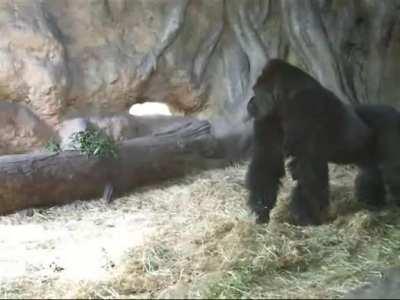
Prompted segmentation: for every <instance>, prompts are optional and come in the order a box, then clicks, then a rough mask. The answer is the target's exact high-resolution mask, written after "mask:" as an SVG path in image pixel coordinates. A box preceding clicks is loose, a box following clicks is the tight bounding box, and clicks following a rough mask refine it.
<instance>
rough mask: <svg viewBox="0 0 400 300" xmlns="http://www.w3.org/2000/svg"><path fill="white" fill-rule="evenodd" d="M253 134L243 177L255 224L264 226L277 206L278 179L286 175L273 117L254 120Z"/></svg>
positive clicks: (280, 140)
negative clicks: (251, 152)
mask: <svg viewBox="0 0 400 300" xmlns="http://www.w3.org/2000/svg"><path fill="white" fill-rule="evenodd" d="M254 132H255V134H254V144H253V157H252V160H251V162H250V165H249V168H248V171H247V176H246V184H247V188H248V189H249V193H250V195H249V198H248V206H249V207H250V209H251V210H252V211H253V212H254V213H255V214H256V217H257V219H256V222H257V223H266V222H268V221H269V214H270V211H271V209H272V208H273V207H274V206H275V203H276V198H277V193H278V191H279V184H280V179H281V177H282V176H284V175H285V169H284V160H283V153H282V139H283V135H282V130H281V128H280V125H279V122H278V120H277V119H276V118H273V117H270V118H267V119H265V120H262V121H256V122H255V123H254Z"/></svg>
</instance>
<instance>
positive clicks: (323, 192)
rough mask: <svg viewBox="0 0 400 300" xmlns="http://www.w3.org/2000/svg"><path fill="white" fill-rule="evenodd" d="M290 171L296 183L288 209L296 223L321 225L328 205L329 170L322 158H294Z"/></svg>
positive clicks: (325, 216)
mask: <svg viewBox="0 0 400 300" xmlns="http://www.w3.org/2000/svg"><path fill="white" fill-rule="evenodd" d="M290 171H291V173H292V177H293V179H294V180H297V184H296V186H295V188H294V189H293V191H292V197H291V201H290V205H289V210H290V212H291V215H292V217H293V219H294V222H295V224H297V225H302V226H305V225H321V224H322V223H323V222H324V220H325V219H326V218H327V213H328V207H329V171H328V163H327V162H326V161H324V160H317V159H316V158H315V157H313V158H310V159H304V158H302V159H299V158H295V160H294V161H292V162H291V166H290Z"/></svg>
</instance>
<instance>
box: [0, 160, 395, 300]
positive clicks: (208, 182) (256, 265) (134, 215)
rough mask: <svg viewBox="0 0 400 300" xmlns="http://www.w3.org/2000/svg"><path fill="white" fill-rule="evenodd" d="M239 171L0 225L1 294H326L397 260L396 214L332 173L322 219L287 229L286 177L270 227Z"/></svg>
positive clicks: (339, 170) (37, 212) (336, 293)
mask: <svg viewBox="0 0 400 300" xmlns="http://www.w3.org/2000/svg"><path fill="white" fill-rule="evenodd" d="M245 172H246V164H242V165H235V166H232V167H229V168H226V169H222V170H213V171H207V172H202V173H200V174H197V175H193V176H188V177H186V178H184V179H180V180H171V181H170V182H167V183H165V184H162V185H158V186H152V187H146V188H142V189H138V190H137V191H136V192H134V193H132V194H130V195H128V196H126V197H121V198H119V199H116V200H115V201H114V202H113V203H112V204H110V205H108V204H106V203H105V202H104V201H103V200H93V201H88V202H81V201H77V202H75V203H73V204H69V205H64V206H59V207H53V208H49V209H34V214H33V216H32V217H28V216H26V213H25V212H23V211H22V212H19V213H16V214H13V215H10V216H5V217H1V218H0V297H2V298H38V297H40V298H56V297H57V298H58V297H60V298H154V297H159V298H185V297H186V298H336V297H340V296H341V295H343V294H344V293H345V292H346V291H347V290H349V289H351V288H353V287H356V286H359V285H360V284H362V283H364V282H365V281H366V280H367V279H368V278H371V277H376V276H378V274H379V271H380V270H382V269H383V268H386V267H387V266H393V265H396V264H399V263H400V257H399V253H400V251H399V250H400V220H399V218H398V216H399V213H400V210H399V209H398V208H395V207H388V208H386V209H384V210H382V211H379V212H370V211H368V210H366V209H365V208H363V207H362V205H360V204H359V203H357V202H356V201H354V196H353V192H352V185H353V180H354V174H355V173H354V170H353V169H352V168H350V167H337V166H331V191H332V197H331V198H332V207H331V211H330V216H331V221H330V222H329V223H328V224H325V225H322V226H318V227H297V226H293V225H290V224H289V223H287V222H288V221H290V218H289V217H288V214H287V203H288V197H289V193H290V189H291V187H292V186H293V182H292V181H291V180H289V179H285V181H284V182H283V185H282V189H281V192H280V195H279V201H278V204H277V207H276V208H275V209H274V210H273V212H272V216H271V222H270V224H269V225H255V224H254V217H253V216H251V215H249V212H248V209H247V207H246V197H247V191H246V190H245V188H244V185H243V180H244V175H245Z"/></svg>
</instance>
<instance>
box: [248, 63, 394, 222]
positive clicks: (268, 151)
mask: <svg viewBox="0 0 400 300" xmlns="http://www.w3.org/2000/svg"><path fill="white" fill-rule="evenodd" d="M254 94H255V95H254V97H253V98H252V99H251V100H250V101H249V103H248V106H247V110H248V113H249V115H250V116H251V117H253V118H254V144H253V156H252V160H251V162H250V165H249V169H248V172H247V179H246V180H247V187H248V189H249V191H250V196H249V201H248V204H249V206H250V208H251V209H252V210H253V211H254V212H255V213H256V216H257V222H259V223H263V222H268V220H269V214H270V211H271V209H272V208H273V207H274V206H275V202H276V198H277V193H278V190H279V184H280V179H281V178H282V177H283V176H284V175H285V168H284V160H285V158H287V157H290V158H291V161H290V162H289V171H290V173H291V175H292V177H293V179H294V180H296V181H297V184H296V186H295V188H294V190H293V192H292V199H291V203H290V211H291V214H292V216H293V217H294V220H295V222H296V223H297V224H299V225H308V224H315V225H318V224H321V223H322V222H323V221H324V220H325V217H326V212H327V208H328V206H329V174H328V162H332V163H338V164H355V165H357V166H358V167H359V169H360V172H359V174H358V176H357V179H356V183H355V185H356V195H357V196H358V198H359V199H360V201H364V202H366V203H368V204H371V205H375V206H379V205H382V204H383V203H384V201H385V200H384V199H385V191H386V190H387V192H389V193H390V194H391V195H392V196H393V197H395V198H396V199H400V197H399V196H400V152H399V151H400V134H399V131H400V113H399V112H397V111H396V110H395V109H393V108H391V107H388V106H368V105H359V106H349V105H345V104H344V103H342V102H341V101H340V100H339V99H338V98H337V97H336V96H335V95H334V94H333V93H332V92H330V91H329V90H327V89H326V88H324V87H323V86H322V85H321V84H320V83H319V82H318V81H316V80H315V79H313V78H312V77H311V76H310V75H308V74H307V73H305V72H303V71H302V70H300V69H299V68H297V67H295V66H292V65H290V64H288V63H286V62H284V61H283V60H279V59H273V60H270V61H269V63H268V64H267V66H266V67H265V68H264V70H263V73H262V74H261V76H260V77H259V78H258V80H257V82H256V84H255V85H254ZM386 185H387V188H386Z"/></svg>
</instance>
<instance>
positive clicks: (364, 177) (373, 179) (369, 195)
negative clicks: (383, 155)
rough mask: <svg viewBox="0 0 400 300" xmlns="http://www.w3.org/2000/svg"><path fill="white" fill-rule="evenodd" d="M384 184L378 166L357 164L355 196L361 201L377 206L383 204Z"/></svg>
mask: <svg viewBox="0 0 400 300" xmlns="http://www.w3.org/2000/svg"><path fill="white" fill-rule="evenodd" d="M385 194H386V192H385V186H384V183H383V177H382V172H381V171H380V170H379V168H378V166H376V165H371V166H359V171H358V174H357V177H356V179H355V196H356V199H357V200H358V201H360V202H362V203H365V204H367V205H370V206H372V207H375V208H378V207H381V206H383V205H384V204H385Z"/></svg>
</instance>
